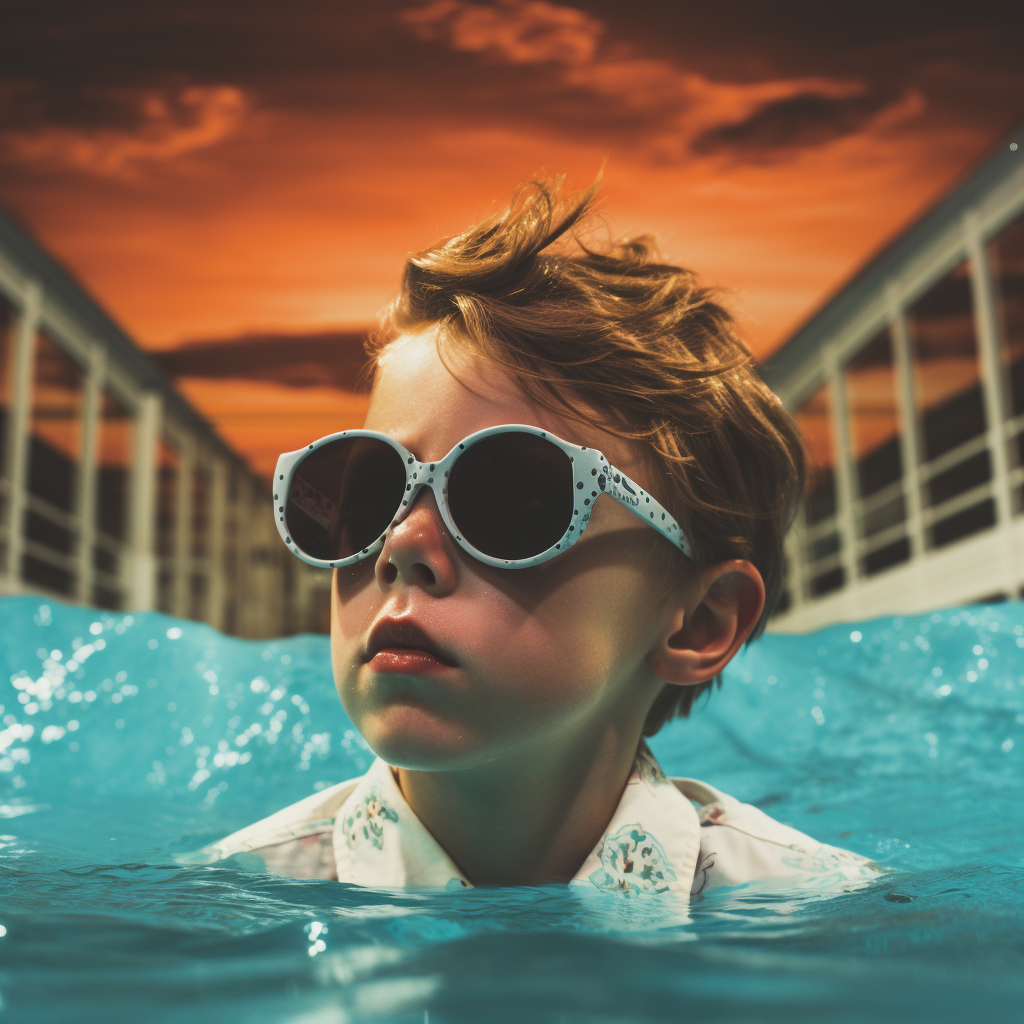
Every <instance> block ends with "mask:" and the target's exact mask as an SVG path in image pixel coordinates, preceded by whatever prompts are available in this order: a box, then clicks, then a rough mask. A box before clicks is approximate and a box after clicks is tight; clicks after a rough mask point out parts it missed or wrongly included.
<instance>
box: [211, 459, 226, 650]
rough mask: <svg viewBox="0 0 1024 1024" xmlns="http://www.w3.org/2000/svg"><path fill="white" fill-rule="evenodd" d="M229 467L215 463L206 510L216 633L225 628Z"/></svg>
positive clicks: (215, 461) (212, 620) (213, 623)
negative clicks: (225, 565)
mask: <svg viewBox="0 0 1024 1024" xmlns="http://www.w3.org/2000/svg"><path fill="white" fill-rule="evenodd" d="M227 483H228V481H227V466H226V465H225V463H224V460H223V459H222V458H215V459H213V461H212V463H211V466H210V495H209V501H208V506H207V515H208V517H209V518H208V526H207V529H208V530H209V535H208V548H207V557H206V562H207V574H206V579H207V587H206V602H207V603H206V621H207V622H208V623H209V624H210V625H211V626H213V627H214V629H220V630H223V628H224V600H225V597H226V590H225V571H224V537H225V533H224V529H225V520H226V517H227V491H228V487H227Z"/></svg>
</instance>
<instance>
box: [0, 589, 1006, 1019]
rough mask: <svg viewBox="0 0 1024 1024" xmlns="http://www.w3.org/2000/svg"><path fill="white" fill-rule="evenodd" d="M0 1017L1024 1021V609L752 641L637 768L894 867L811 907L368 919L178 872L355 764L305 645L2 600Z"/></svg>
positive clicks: (465, 903) (328, 887) (536, 899)
mask: <svg viewBox="0 0 1024 1024" xmlns="http://www.w3.org/2000/svg"><path fill="white" fill-rule="evenodd" d="M0 662H2V666H0V667H2V676H0V704H2V705H3V707H2V711H0V718H2V719H3V727H2V730H0V818H2V819H3V820H2V821H0V831H2V833H3V835H2V836H0V929H2V935H0V999H2V1007H3V1011H4V1017H5V1018H6V1019H12V1020H26V1021H51V1020H52V1021H62V1022H64V1021H68V1020H75V1021H89V1020H103V1021H109V1020H145V1021H186V1020H187V1021H203V1022H205V1021H214V1020H216V1021H218V1022H233V1021H250V1020H259V1021H261V1022H273V1021H295V1022H300V1021H301V1022H303V1024H342V1022H349V1021H364V1020H365V1021H408V1022H415V1024H420V1022H423V1021H429V1022H431V1024H439V1022H455V1021H459V1022H464V1021H465V1022H478V1021H497V1022H505V1021H508V1022H526V1021H528V1022H534V1021H537V1022H551V1024H560V1022H565V1024H577V1022H598V1021H600V1022H626V1021H657V1022H661V1021H665V1022H668V1021H673V1022H675V1021H680V1020H684V1019H690V1018H691V1017H692V1018H693V1019H703V1020H714V1021H719V1020H727V1021H758V1022H761V1021H783V1020H785V1021H800V1022H803V1021H807V1022H810V1021H815V1022H818V1021H826V1020H827V1021H830V1022H833V1021H844V1022H845V1021H850V1022H853V1021H863V1020H868V1019H870V1020H873V1021H890V1020H891V1021H910V1020H927V1021H947V1020H948V1021H954V1020H955V1021H957V1022H958V1024H959V1022H962V1021H964V1020H979V1019H980V1020H986V1021H1002V1020H1010V1019H1018V1020H1019V1019H1021V1016H1022V1009H1021V1008H1022V1007H1024V943H1022V941H1021V940H1022V934H1024V932H1022V925H1024V885H1022V881H1024V851H1022V845H1024V844H1022V832H1024V605H1022V604H1021V603H1020V602H1010V603H1006V604H1000V605H994V606H987V607H971V608H961V609H954V610H950V611H944V612H941V613H935V614H932V615H922V616H912V617H911V616H908V617H905V618H902V619H898V618H897V619H891V618H890V619H881V620H878V621H875V622H869V623H863V624H860V625H856V626H842V627H834V628H832V629H828V630H825V631H823V632H820V633H816V634H813V635H810V636H805V637H784V636H768V637H765V638H764V639H762V640H761V641H759V642H758V643H757V644H755V645H754V646H753V647H751V648H750V649H749V651H747V652H745V653H744V654H743V655H742V656H741V657H740V658H739V659H737V661H736V662H735V663H734V664H733V666H731V667H730V670H729V672H728V673H727V677H726V681H725V686H724V688H723V689H722V690H721V691H716V692H714V693H713V694H712V696H711V698H710V700H709V701H708V702H707V703H706V704H705V702H704V700H703V699H702V700H701V701H700V702H699V704H698V707H697V708H696V709H695V710H694V713H693V716H692V718H691V719H690V720H683V721H679V722H675V723H672V724H671V725H670V726H668V727H667V728H666V729H665V730H663V731H662V733H661V734H659V735H658V736H657V737H655V739H654V741H653V742H652V747H653V748H654V751H655V753H656V754H657V755H658V757H659V759H660V761H661V763H662V766H663V767H664V768H665V770H666V771H667V772H668V773H669V774H676V775H691V776H696V777H698V778H702V779H706V780H707V781H709V782H711V783H712V784H713V785H715V786H718V787H719V788H721V789H724V790H725V791H726V792H728V793H731V794H733V795H734V796H736V797H739V798H740V799H743V800H747V801H749V802H751V803H754V804H756V805H757V806H759V807H762V808H764V809H765V810H766V811H767V812H768V813H770V814H771V815H772V816H773V817H775V818H778V819H780V820H781V821H784V822H787V823H789V824H792V825H794V826H796V827H797V828H799V829H801V830H803V831H806V832H808V833H810V834H811V835H813V836H814V837H815V838H817V839H820V840H823V841H825V842H829V843H833V844H835V845H839V846H843V847H846V848H848V849H852V850H855V851H857V852H860V853H864V854H867V855H869V856H871V857H873V858H874V859H875V860H877V861H879V862H880V863H882V864H884V865H886V866H887V867H888V868H890V869H891V870H890V872H889V873H887V875H885V876H884V877H883V878H881V879H880V880H879V881H878V882H877V883H875V884H874V885H872V886H871V887H869V888H868V889H865V890H862V891H860V892H856V893H849V894H846V895H842V896H839V897H837V898H834V899H817V898H814V897H811V896H807V895H796V894H787V893H785V892H779V891H775V892H771V891H758V889H757V887H750V888H746V889H732V890H715V891H712V892H710V893H708V894H706V895H705V896H704V897H703V898H701V899H699V900H695V901H693V902H692V903H690V904H689V906H687V905H686V904H685V903H681V902H679V901H678V900H673V899H672V898H666V897H670V894H663V895H662V896H659V897H651V898H647V899H643V900H637V899H633V900H630V899H624V898H622V897H621V896H619V895H618V894H615V893H604V892H598V891H596V890H595V891H593V892H590V891H588V890H585V889H583V888H582V887H581V888H577V887H572V888H565V887H558V886H552V887H548V888H541V889H526V890H523V889H506V890H492V891H487V890H472V891H466V892H460V893H439V894H431V893H423V892H396V893H384V892H378V891H370V890H364V889H357V888H349V887H346V886H342V885H339V884H337V883H332V882H322V881H293V880H286V879H279V878H272V877H268V876H263V875H256V874H247V873H245V872H243V871H241V870H239V869H238V868H237V867H230V866H217V865H215V866H193V867H183V866H181V864H179V863H178V861H177V860H176V856H177V855H179V854H182V853H186V852H188V851H192V850H195V849H197V848H198V847H200V846H202V845H203V844H205V843H207V842H210V841H212V840H214V839H216V838H219V837H221V836H222V835H225V834H226V833H228V832H231V831H232V830H234V829H235V828H238V827H240V826H242V825H244V824H247V823H248V822H250V821H253V820H255V819H257V818H259V817H261V816H263V815H265V814H267V813H269V812H271V811H273V810H276V809H277V808H279V807H281V806H284V805H285V804H287V803H289V802H291V801H294V800H297V799H299V798H300V797H302V796H304V795H306V794H308V793H310V792H312V791H313V790H315V789H317V788H323V786H325V785H329V784H331V783H333V782H336V781H339V780H341V779H344V778H347V777H350V776H353V775H356V774H359V773H361V772H362V771H363V770H364V769H365V768H366V767H367V766H368V764H369V762H370V760H371V759H372V755H370V753H369V752H368V750H367V749H366V747H365V746H364V745H363V743H362V742H361V740H360V739H359V737H358V736H357V735H355V734H354V733H353V731H352V729H351V726H350V724H349V723H348V721H347V719H346V718H345V716H344V713H343V711H342V710H341V707H340V705H339V703H338V700H337V697H336V695H335V692H334V688H333V684H332V682H331V677H330V661H329V650H328V642H327V639H326V638H324V637H312V636H302V637H296V638H292V639H289V640H281V641H273V642H247V641H241V640H236V639H233V638H230V637H225V636H222V635H220V634H218V633H216V632H215V631H214V630H212V629H210V628H208V627H206V626H201V625H196V624H194V623H189V622H183V621H178V620H175V619H171V618H168V617H166V616H163V615H158V614H146V615H137V616H135V617H132V616H124V615H113V614H108V613H101V612H96V611H91V610H89V609H82V608H75V607H65V606H62V605H59V604H57V603H55V602H42V601H40V600H39V599H38V598H27V597H19V598H8V599H6V600H4V601H0Z"/></svg>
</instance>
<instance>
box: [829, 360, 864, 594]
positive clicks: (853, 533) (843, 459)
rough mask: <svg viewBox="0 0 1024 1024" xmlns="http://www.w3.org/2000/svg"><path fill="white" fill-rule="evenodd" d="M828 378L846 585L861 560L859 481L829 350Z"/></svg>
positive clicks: (842, 392) (839, 378)
mask: <svg viewBox="0 0 1024 1024" xmlns="http://www.w3.org/2000/svg"><path fill="white" fill-rule="evenodd" d="M824 364H825V378H826V380H827V381H828V386H829V392H830V393H831V396H832V401H831V402H830V407H831V413H832V437H833V438H834V444H835V458H836V475H835V481H836V506H837V509H836V511H837V513H838V515H837V520H838V525H839V536H840V549H839V558H840V564H841V565H842V567H843V574H844V576H845V577H846V579H845V583H844V586H845V587H850V586H852V585H853V584H854V583H855V582H856V580H857V576H858V575H859V574H858V572H857V563H858V557H857V555H858V548H859V544H858V540H857V516H856V513H855V503H856V501H857V490H858V489H857V483H856V480H855V478H854V470H853V453H852V449H851V444H850V414H849V409H848V408H847V401H846V380H845V378H844V376H843V368H842V366H841V365H840V364H839V361H838V360H837V359H836V357H835V353H834V352H832V351H829V352H828V353H827V354H826V356H825V359H824Z"/></svg>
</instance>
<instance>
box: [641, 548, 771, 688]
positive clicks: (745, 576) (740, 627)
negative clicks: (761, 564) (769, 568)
mask: <svg viewBox="0 0 1024 1024" xmlns="http://www.w3.org/2000/svg"><path fill="white" fill-rule="evenodd" d="M763 610H764V580H762V579H761V574H760V573H759V572H758V571H757V569H756V568H755V567H754V566H753V565H752V564H751V563H750V562H748V561H746V560H745V559H738V558H737V559H731V560H730V561H727V562H719V563H717V564H716V565H708V566H704V567H703V568H701V569H699V570H698V571H697V574H696V576H695V577H694V578H692V579H691V580H690V581H689V583H688V584H687V585H686V586H684V587H683V588H681V589H680V591H679V593H678V595H676V596H675V597H674V598H673V599H672V602H671V604H670V605H669V606H668V608H667V609H666V612H665V616H666V617H665V621H664V624H663V628H662V630H661V632H660V633H659V635H658V639H657V642H656V643H655V645H654V646H653V647H652V648H651V650H650V651H649V652H648V654H647V658H646V661H647V665H648V667H649V668H650V669H651V670H652V671H653V672H654V673H655V675H657V676H659V677H660V678H661V679H663V680H664V681H665V682H666V683H675V684H677V685H679V686H692V685H694V684H696V683H704V682H707V680H709V679H714V677H715V676H717V675H718V673H719V672H721V671H722V669H723V668H725V666H726V665H728V664H729V662H730V661H731V660H732V658H733V656H734V655H735V654H736V652H737V651H738V650H739V649H740V647H741V645H742V644H743V641H744V640H746V639H747V637H748V636H749V635H750V631H751V630H752V629H753V628H754V626H755V625H757V620H758V619H759V618H760V617H761V612H762V611H763Z"/></svg>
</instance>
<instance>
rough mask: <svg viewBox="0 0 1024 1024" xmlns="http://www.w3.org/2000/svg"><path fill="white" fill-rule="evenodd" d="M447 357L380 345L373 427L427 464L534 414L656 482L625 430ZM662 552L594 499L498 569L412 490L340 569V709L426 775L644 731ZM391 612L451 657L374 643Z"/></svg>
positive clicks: (335, 631) (420, 346) (476, 363)
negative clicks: (577, 521)
mask: <svg viewBox="0 0 1024 1024" xmlns="http://www.w3.org/2000/svg"><path fill="white" fill-rule="evenodd" d="M447 358H448V362H449V364H451V365H453V368H454V369H455V371H456V373H457V374H458V379H456V377H455V376H453V375H452V373H450V372H449V371H448V369H446V368H445V366H444V365H443V363H442V362H441V360H440V358H439V356H438V354H437V349H436V346H435V342H434V338H433V335H432V334H424V335H412V336H405V337H402V338H400V339H398V340H397V341H395V342H394V343H392V344H391V345H389V346H388V348H387V349H386V351H385V352H384V354H383V357H382V359H381V362H380V366H379V369H378V372H377V378H376V383H375V386H374V390H373V395H372V398H371V401H370V408H369V412H368V413H367V417H366V424H365V425H366V428H367V429H369V430H379V431H382V432H383V433H386V434H389V435H390V436H391V437H393V438H395V439H396V440H398V441H400V442H401V443H402V444H403V445H405V447H406V448H408V449H409V451H410V452H412V453H413V454H414V455H415V456H416V458H417V459H419V460H420V461H421V462H429V461H430V460H439V459H440V458H441V457H442V456H444V455H446V454H447V453H448V451H449V450H450V449H451V448H452V447H453V446H454V445H456V444H457V443H458V442H459V441H461V440H462V439H463V438H464V437H466V436H467V435H468V434H471V433H473V432H474V431H476V430H481V429H483V428H484V427H490V426H494V425H496V424H501V423H527V424H532V425H535V426H539V427H543V428H545V429H548V430H550V431H552V433H554V434H557V435H558V436H559V437H563V438H565V439H566V440H567V441H572V442H574V443H576V444H581V445H586V446H588V447H595V448H598V449H600V450H601V451H603V452H604V454H605V455H606V456H607V457H608V459H609V460H610V461H611V462H612V464H613V465H616V466H618V467H619V468H621V469H623V470H624V471H625V472H626V473H628V474H630V475H631V476H632V477H633V478H634V479H636V480H638V481H639V482H640V483H641V484H642V485H643V486H644V487H649V486H650V484H651V483H652V482H651V481H649V480H647V479H646V475H647V474H645V470H644V468H643V466H642V465H641V464H640V462H639V461H638V450H637V449H636V447H635V445H634V444H633V443H632V442H626V441H623V440H621V439H618V438H615V437H613V436H612V435H610V434H606V433H604V432H602V431H597V430H595V429H589V428H588V429H584V428H581V427H580V426H579V425H576V424H573V423H572V422H570V421H567V420H565V419H563V418H562V417H560V416H557V415H555V414H553V413H550V412H548V411H546V410H544V409H542V408H540V407H538V406H536V405H535V404H534V403H532V402H530V401H529V400H528V399H526V398H524V397H523V396H522V394H521V393H520V392H519V391H518V390H517V389H516V388H515V386H514V385H513V384H512V382H511V381H510V380H509V379H508V377H507V376H505V374H504V373H503V372H502V371H501V370H500V369H499V368H498V367H497V366H495V365H494V364H493V363H490V362H489V361H486V360H482V359H478V358H473V357H468V356H466V357H457V356H454V355H453V356H449V357H447ZM453 359H454V360H455V362H454V364H453V363H452V361H453ZM657 493H658V491H657V487H654V494H655V495H657ZM670 552H671V548H670V546H669V544H668V542H667V541H666V540H665V539H664V538H662V537H661V536H659V535H658V534H657V533H656V532H655V531H654V530H652V529H650V528H649V527H647V526H645V525H644V524H643V523H642V522H641V521H640V520H638V519H637V518H636V517H635V516H633V515H631V514H630V513H629V512H628V511H626V510H625V509H624V508H622V507H620V506H619V505H617V504H616V503H615V502H614V501H612V500H611V499H610V498H607V497H604V496H602V497H601V498H600V499H599V500H598V501H597V502H596V503H595V505H594V510H593V513H592V515H591V519H590V523H589V524H588V526H587V530H586V532H585V533H584V535H583V537H582V538H581V539H580V540H579V542H577V544H575V545H574V546H573V547H572V548H570V549H569V550H568V551H567V552H566V553H564V554H562V555H559V556H558V557H556V558H554V559H552V560H550V561H548V562H545V563H543V564H541V565H538V566H533V567H531V568H528V569H497V568H493V567H490V566H487V565H484V564H483V563H482V562H478V561H477V560H476V559H474V558H473V557H472V556H471V555H469V554H467V553H466V552H465V551H463V550H462V548H460V547H459V546H458V545H457V544H456V543H455V542H454V540H453V538H452V537H451V536H450V534H449V533H448V531H447V529H446V527H445V526H444V523H443V522H442V520H441V517H440V515H439V514H438V510H437V506H436V504H435V502H434V498H433V495H432V494H430V493H429V491H426V490H424V491H421V492H420V494H419V496H418V497H417V500H416V502H415V504H414V506H413V508H412V511H411V513H410V514H409V515H408V517H407V518H406V519H404V520H403V521H402V522H401V523H400V524H399V525H398V526H397V527H395V528H394V529H393V531H392V532H391V534H390V536H389V537H388V540H387V542H386V543H385V545H384V548H383V550H382V551H381V553H380V554H379V556H378V557H377V558H376V559H374V558H368V559H367V560H365V561H364V562H361V563H359V564H357V565H354V566H351V567H348V568H344V569H336V570H335V575H334V588H333V599H332V615H331V647H332V657H333V664H334V677H335V682H336V684H337V687H338V693H339V694H340V696H341V700H342V703H343V704H344V706H345V710H346V711H347V712H348V714H349V717H350V718H351V719H352V721H353V723H354V724H355V726H356V728H357V729H358V730H359V731H360V732H361V733H362V735H363V736H364V737H365V739H366V741H367V742H368V743H369V744H370V747H371V748H372V749H373V750H374V751H375V752H376V753H377V754H379V755H380V756H381V757H383V758H384V760H386V761H387V762H389V763H390V764H393V765H398V766H401V767H405V768H411V769H425V770H435V771H436V770H448V769H466V768H472V767H476V766H480V765H483V764H486V763H488V762H495V761H500V760H502V759H507V758H513V759H515V758H523V757H527V758H529V757H530V756H531V752H533V751H540V750H549V751H550V750H551V749H563V748H564V747H565V745H566V743H567V742H568V740H569V738H570V737H576V739H577V740H578V741H581V742H587V743H590V744H593V743H600V742H601V740H602V737H607V735H608V731H609V730H622V729H631V728H636V730H637V733H638V732H639V723H640V722H642V720H643V717H644V715H645V714H646V711H647V708H648V706H649V704H650V701H651V700H653V698H654V696H655V695H656V694H657V692H658V691H659V690H660V688H661V687H662V686H663V685H664V683H663V681H662V680H661V679H659V678H657V677H656V676H655V675H654V673H653V672H652V671H651V670H650V668H648V666H647V664H646V662H645V657H646V655H647V654H648V652H649V651H650V650H651V648H652V645H653V643H654V642H655V639H656V637H657V635H658V634H659V630H661V629H662V628H663V625H664V624H663V622H662V619H663V618H665V613H664V612H662V610H661V600H662V599H663V597H664V595H663V594H661V593H658V592H657V588H656V587H655V586H653V585H652V579H653V576H654V574H653V573H652V568H653V566H654V565H655V564H656V561H657V560H659V559H664V558H665V557H666V556H668V555H669V554H670ZM387 619H392V620H394V619H398V620H403V621H406V622H409V621H411V622H412V623H414V624H415V625H417V626H418V627H419V628H420V629H421V630H422V631H423V632H425V633H426V634H427V636H428V637H429V638H430V640H431V641H432V642H433V644H434V645H435V646H436V647H437V648H440V649H442V650H443V651H444V652H445V653H446V654H447V655H448V656H449V657H448V659H447V660H448V661H454V662H455V664H454V665H450V664H443V663H441V662H439V661H437V660H435V659H433V658H417V657H415V656H410V655H407V654H406V655H403V654H399V653H395V654H388V652H387V651H384V652H383V653H379V654H374V652H373V650H372V649H369V645H370V640H371V632H372V631H373V630H374V629H375V627H379V625H380V624H381V622H382V621H383V620H387ZM398 643H401V641H398ZM552 744H554V745H555V746H554V747H552ZM569 745H570V746H571V745H572V744H569Z"/></svg>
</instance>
